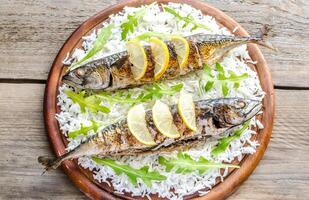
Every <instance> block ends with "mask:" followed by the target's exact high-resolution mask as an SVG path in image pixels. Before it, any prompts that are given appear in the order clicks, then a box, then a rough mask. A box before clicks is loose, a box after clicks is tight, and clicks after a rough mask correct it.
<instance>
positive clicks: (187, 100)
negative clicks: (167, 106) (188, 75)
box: [178, 92, 196, 131]
mask: <svg viewBox="0 0 309 200" xmlns="http://www.w3.org/2000/svg"><path fill="white" fill-rule="evenodd" d="M178 112H179V114H180V116H181V118H182V120H183V121H184V123H185V124H186V126H187V127H188V128H189V129H191V130H193V131H196V117H195V105H194V102H193V98H192V96H191V95H190V94H188V93H184V92H181V93H180V96H179V99H178Z"/></svg>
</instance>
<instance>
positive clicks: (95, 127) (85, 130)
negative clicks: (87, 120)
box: [68, 120, 101, 138]
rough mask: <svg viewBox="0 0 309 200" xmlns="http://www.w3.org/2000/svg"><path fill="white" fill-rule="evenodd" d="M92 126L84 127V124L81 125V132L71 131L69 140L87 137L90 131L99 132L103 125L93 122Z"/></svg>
mask: <svg viewBox="0 0 309 200" xmlns="http://www.w3.org/2000/svg"><path fill="white" fill-rule="evenodd" d="M91 123H92V124H91V125H90V126H84V125H83V124H81V125H80V126H81V128H80V129H79V130H76V131H71V132H69V134H68V135H69V138H75V137H77V136H79V135H87V134H88V132H89V131H91V130H93V131H94V132H97V131H98V129H99V128H100V126H101V124H100V123H98V122H96V121H94V120H91Z"/></svg>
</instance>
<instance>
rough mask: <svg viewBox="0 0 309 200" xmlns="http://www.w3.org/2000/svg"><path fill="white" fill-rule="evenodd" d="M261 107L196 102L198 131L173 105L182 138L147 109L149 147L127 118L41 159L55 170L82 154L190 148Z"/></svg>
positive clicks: (249, 102)
mask: <svg viewBox="0 0 309 200" xmlns="http://www.w3.org/2000/svg"><path fill="white" fill-rule="evenodd" d="M261 108H262V104H261V102H260V101H257V100H250V99H249V100H246V99H241V98H222V99H212V100H200V101H196V102H195V113H196V122H197V131H195V132H194V131H192V130H190V129H188V128H187V127H186V126H185V124H184V123H183V121H182V119H181V117H180V115H179V114H178V111H177V106H176V105H174V106H171V112H172V114H173V120H174V124H175V125H176V127H177V129H178V131H179V133H180V134H181V136H180V138H177V139H171V138H168V137H166V136H164V135H162V134H160V133H159V131H158V130H157V128H156V127H155V125H154V122H153V120H152V113H151V111H147V112H146V122H147V127H148V129H149V132H150V133H151V135H152V137H153V138H154V141H155V142H156V145H154V146H147V145H144V144H142V143H140V142H139V141H138V140H137V139H136V138H135V137H134V136H133V135H132V134H131V133H130V130H129V128H128V125H127V121H126V119H123V120H120V121H118V122H117V123H115V124H111V125H109V126H107V127H105V128H104V129H103V130H102V132H100V133H97V134H96V135H94V136H91V137H90V138H88V139H87V141H85V142H84V143H82V144H80V145H79V146H78V147H76V148H75V149H74V150H72V151H70V152H68V153H66V154H64V155H62V156H60V157H59V158H57V159H50V158H47V157H44V156H40V157H39V158H38V161H39V162H40V163H41V164H43V165H45V167H46V168H45V169H46V170H50V169H56V168H57V167H58V166H59V165H60V164H61V163H62V162H63V161H65V160H68V159H74V158H78V157H80V156H94V155H98V156H102V157H106V156H123V155H136V154H141V153H157V152H168V151H171V150H175V149H178V150H179V149H188V148H191V147H192V146H195V145H197V144H198V143H201V142H202V143H204V142H205V141H206V139H207V138H209V137H211V136H212V135H218V134H221V133H224V132H225V131H227V130H230V129H233V128H237V126H239V125H241V124H243V123H244V122H246V121H248V120H249V119H251V118H252V117H254V116H255V115H256V114H257V113H258V112H259V111H260V110H261Z"/></svg>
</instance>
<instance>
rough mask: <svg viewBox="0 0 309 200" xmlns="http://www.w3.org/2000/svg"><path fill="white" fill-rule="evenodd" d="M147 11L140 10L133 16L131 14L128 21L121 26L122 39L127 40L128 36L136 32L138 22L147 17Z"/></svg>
mask: <svg viewBox="0 0 309 200" xmlns="http://www.w3.org/2000/svg"><path fill="white" fill-rule="evenodd" d="M145 13H146V9H145V8H143V9H140V10H138V11H136V12H134V13H132V14H129V15H128V17H127V21H126V22H124V23H122V24H121V26H120V27H121V29H122V32H121V39H122V40H125V39H126V38H127V36H128V34H129V33H130V32H131V33H133V32H134V29H135V27H136V26H137V25H138V21H139V20H140V19H141V18H142V17H143V16H144V15H145Z"/></svg>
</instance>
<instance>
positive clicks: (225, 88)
mask: <svg viewBox="0 0 309 200" xmlns="http://www.w3.org/2000/svg"><path fill="white" fill-rule="evenodd" d="M216 70H217V72H218V75H217V77H215V76H214V75H213V74H212V70H211V68H210V67H209V66H208V65H207V64H205V65H204V76H203V78H202V79H204V80H207V82H206V84H205V85H204V90H205V91H206V92H208V91H210V90H211V89H212V88H213V86H214V83H215V82H217V83H220V85H221V91H222V94H223V96H224V97H226V96H227V95H228V94H229V91H230V89H229V85H233V88H235V89H237V88H239V87H240V81H242V80H243V79H245V78H248V77H249V75H248V73H243V74H241V75H237V74H236V73H235V72H233V71H230V70H229V71H228V72H227V74H228V76H226V72H225V70H224V68H223V67H222V65H221V64H220V63H216ZM200 84H203V81H201V82H200Z"/></svg>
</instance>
